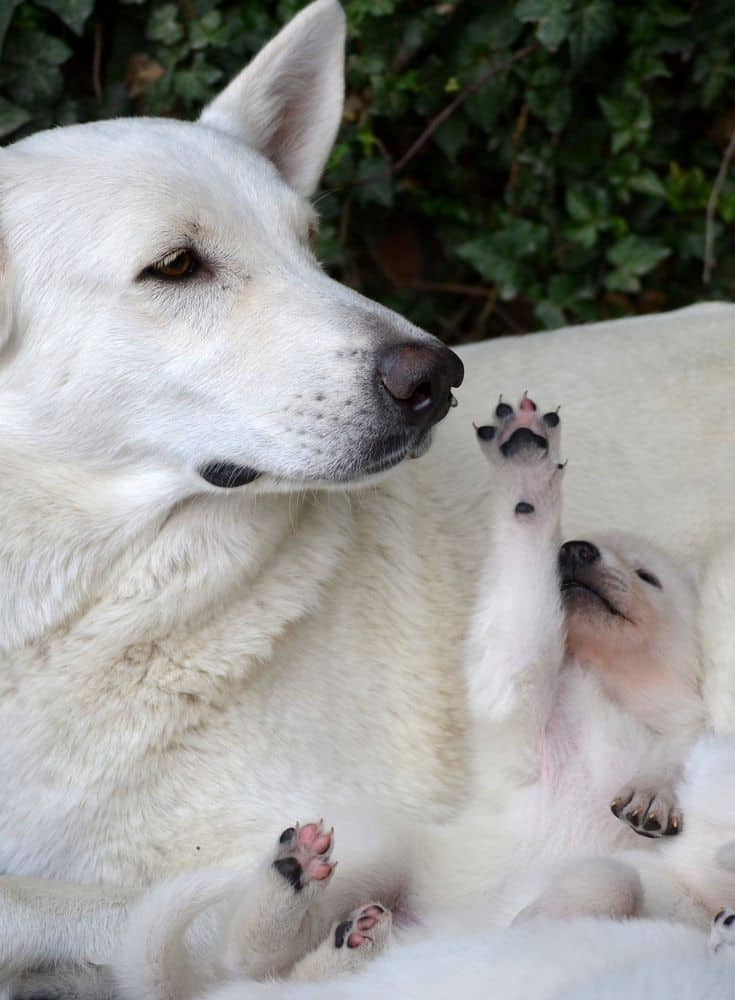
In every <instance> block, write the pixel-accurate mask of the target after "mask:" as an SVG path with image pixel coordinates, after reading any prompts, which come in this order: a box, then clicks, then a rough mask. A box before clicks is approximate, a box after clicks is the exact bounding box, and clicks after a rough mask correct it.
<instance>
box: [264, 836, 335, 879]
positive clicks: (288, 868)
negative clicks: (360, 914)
mask: <svg viewBox="0 0 735 1000" xmlns="http://www.w3.org/2000/svg"><path fill="white" fill-rule="evenodd" d="M333 845H334V831H333V830H325V829H324V825H323V823H322V821H321V820H319V822H318V823H306V824H305V825H304V826H301V825H299V824H298V823H297V824H296V826H290V827H288V829H286V830H284V831H283V833H282V834H281V836H280V837H279V838H278V846H277V848H276V857H275V859H274V861H273V867H274V868H275V869H276V871H277V872H278V873H279V874H280V875H282V876H283V878H284V879H286V881H287V882H288V883H289V884H290V885H291V886H293V888H294V889H295V890H296V892H301V890H302V889H304V888H305V887H307V886H309V885H311V886H313V887H314V888H319V887H322V886H325V885H326V884H327V882H328V881H329V879H330V878H331V877H332V873H333V871H334V869H335V867H336V862H333V861H330V856H331V853H332V847H333Z"/></svg>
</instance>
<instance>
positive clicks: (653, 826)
mask: <svg viewBox="0 0 735 1000" xmlns="http://www.w3.org/2000/svg"><path fill="white" fill-rule="evenodd" d="M643 829H644V830H648V831H649V832H651V831H652V832H653V833H657V832H658V831H659V830H660V829H661V824H660V822H659V821H658V819H657V818H656V817H655V816H649V818H648V819H647V820H646V822H645V823H644V824H643Z"/></svg>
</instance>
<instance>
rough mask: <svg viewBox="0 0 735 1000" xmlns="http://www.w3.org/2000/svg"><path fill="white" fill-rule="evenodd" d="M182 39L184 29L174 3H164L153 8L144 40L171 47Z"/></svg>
mask: <svg viewBox="0 0 735 1000" xmlns="http://www.w3.org/2000/svg"><path fill="white" fill-rule="evenodd" d="M183 37H184V29H183V27H182V26H181V23H180V22H179V8H178V7H177V6H176V4H175V3H165V4H163V5H162V6H160V7H154V8H153V10H152V11H151V16H150V17H149V19H148V28H147V30H146V38H148V39H150V41H152V42H161V43H162V44H163V45H173V44H174V43H175V42H180V41H181V39H182V38H183Z"/></svg>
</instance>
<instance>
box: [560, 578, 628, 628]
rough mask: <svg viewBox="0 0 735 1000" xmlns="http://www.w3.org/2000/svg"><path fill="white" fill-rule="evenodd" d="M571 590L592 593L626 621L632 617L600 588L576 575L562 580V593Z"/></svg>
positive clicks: (613, 613) (611, 611)
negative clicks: (613, 602) (616, 605)
mask: <svg viewBox="0 0 735 1000" xmlns="http://www.w3.org/2000/svg"><path fill="white" fill-rule="evenodd" d="M570 591H584V592H585V593H587V594H590V595H591V596H592V597H595V598H596V599H597V600H598V601H599V602H600V603H601V604H602V605H604V607H605V608H607V610H608V611H609V612H610V614H611V615H615V617H616V618H625V620H626V621H630V619H629V618H627V617H626V616H625V615H624V614H623V612H622V611H620V609H619V608H616V607H615V605H614V604H612V603H611V602H610V601H609V600H608V599H607V597H605V595H604V594H601V593H600V592H599V590H595V588H594V587H591V586H590V585H589V584H588V583H585V582H584V581H583V580H578V579H576V578H575V577H568V578H566V579H564V580H562V582H561V592H562V595H563V594H566V593H569V592H570Z"/></svg>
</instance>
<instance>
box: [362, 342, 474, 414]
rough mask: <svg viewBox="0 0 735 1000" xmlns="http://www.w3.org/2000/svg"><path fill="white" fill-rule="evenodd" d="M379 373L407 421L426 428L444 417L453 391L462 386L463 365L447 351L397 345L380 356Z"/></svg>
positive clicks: (422, 346) (417, 345) (418, 345)
mask: <svg viewBox="0 0 735 1000" xmlns="http://www.w3.org/2000/svg"><path fill="white" fill-rule="evenodd" d="M378 373H379V375H380V380H381V382H382V383H383V385H384V386H385V388H386V390H387V391H388V393H389V394H390V396H391V397H392V398H393V399H394V400H395V402H396V403H397V404H398V405H399V406H400V408H401V410H402V411H403V414H404V416H405V418H406V420H407V421H408V422H409V423H410V424H413V425H415V426H417V427H422V428H427V427H431V425H432V424H435V423H438V421H439V420H441V419H442V418H443V417H445V416H446V415H447V411H448V410H449V407H450V405H451V401H452V389H453V388H454V387H455V386H458V385H461V384H462V379H463V378H464V365H463V364H462V362H461V361H460V360H459V358H458V357H457V355H456V354H455V353H454V351H450V350H449V348H448V347H443V346H436V347H434V346H433V345H429V344H397V345H395V346H393V347H389V348H388V349H387V350H386V351H384V352H383V354H382V355H381V356H380V358H379V360H378Z"/></svg>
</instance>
